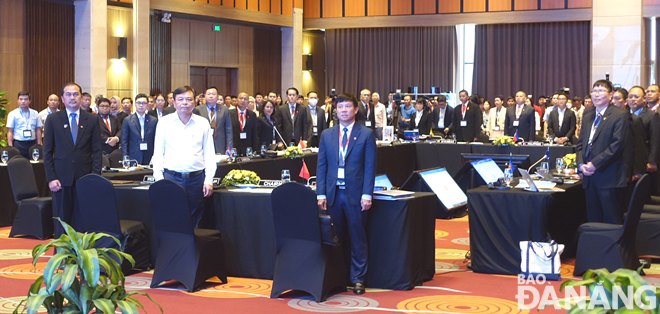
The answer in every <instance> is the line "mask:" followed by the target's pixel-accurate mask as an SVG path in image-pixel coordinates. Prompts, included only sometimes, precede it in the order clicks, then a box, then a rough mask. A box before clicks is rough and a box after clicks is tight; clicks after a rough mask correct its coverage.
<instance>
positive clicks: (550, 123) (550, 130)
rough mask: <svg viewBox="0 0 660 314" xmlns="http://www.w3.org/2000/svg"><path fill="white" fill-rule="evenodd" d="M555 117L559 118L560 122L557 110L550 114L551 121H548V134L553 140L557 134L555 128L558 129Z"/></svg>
mask: <svg viewBox="0 0 660 314" xmlns="http://www.w3.org/2000/svg"><path fill="white" fill-rule="evenodd" d="M555 116H557V119H556V120H557V121H559V114H558V113H557V111H555V110H553V111H552V112H551V113H550V117H549V118H548V119H549V121H548V134H549V135H550V136H552V137H553V138H554V137H555V134H556V133H557V131H555V128H556V126H555Z"/></svg>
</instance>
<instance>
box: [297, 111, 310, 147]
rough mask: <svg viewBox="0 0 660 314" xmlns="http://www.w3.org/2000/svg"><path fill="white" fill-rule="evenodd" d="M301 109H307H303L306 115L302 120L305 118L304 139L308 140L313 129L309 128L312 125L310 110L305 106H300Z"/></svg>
mask: <svg viewBox="0 0 660 314" xmlns="http://www.w3.org/2000/svg"><path fill="white" fill-rule="evenodd" d="M300 107H301V108H305V109H303V110H304V111H305V113H304V114H303V116H302V118H303V134H302V138H303V139H305V140H307V134H309V133H310V132H309V130H311V127H310V126H309V125H310V124H311V123H310V121H309V120H310V119H309V109H308V108H307V107H304V106H300Z"/></svg>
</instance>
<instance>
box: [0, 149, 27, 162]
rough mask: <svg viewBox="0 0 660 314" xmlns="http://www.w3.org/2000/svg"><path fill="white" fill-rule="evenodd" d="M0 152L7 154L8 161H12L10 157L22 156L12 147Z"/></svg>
mask: <svg viewBox="0 0 660 314" xmlns="http://www.w3.org/2000/svg"><path fill="white" fill-rule="evenodd" d="M0 151H7V153H9V159H12V157H14V156H22V155H21V151H19V150H18V148H16V147H13V146H7V147H5V148H3V149H0Z"/></svg>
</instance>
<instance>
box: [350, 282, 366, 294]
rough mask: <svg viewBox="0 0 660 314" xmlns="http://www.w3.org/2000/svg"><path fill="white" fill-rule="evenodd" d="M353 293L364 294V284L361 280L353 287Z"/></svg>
mask: <svg viewBox="0 0 660 314" xmlns="http://www.w3.org/2000/svg"><path fill="white" fill-rule="evenodd" d="M353 293H355V294H364V284H363V283H361V282H356V283H355V286H354V287H353Z"/></svg>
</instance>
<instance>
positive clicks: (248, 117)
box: [229, 92, 259, 156]
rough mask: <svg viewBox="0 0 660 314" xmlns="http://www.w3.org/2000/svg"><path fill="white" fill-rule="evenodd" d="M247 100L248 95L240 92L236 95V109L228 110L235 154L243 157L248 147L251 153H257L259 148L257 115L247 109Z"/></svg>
mask: <svg viewBox="0 0 660 314" xmlns="http://www.w3.org/2000/svg"><path fill="white" fill-rule="evenodd" d="M248 100H249V98H248V94H247V93H244V92H241V93H240V94H238V104H237V106H236V108H234V109H231V110H229V116H231V126H232V135H233V143H234V147H235V148H236V152H237V153H238V154H239V155H243V156H245V155H246V150H247V148H248V147H250V148H252V152H257V149H258V148H259V138H258V136H257V115H256V114H255V113H254V112H252V111H251V110H248V109H247V105H248Z"/></svg>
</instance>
